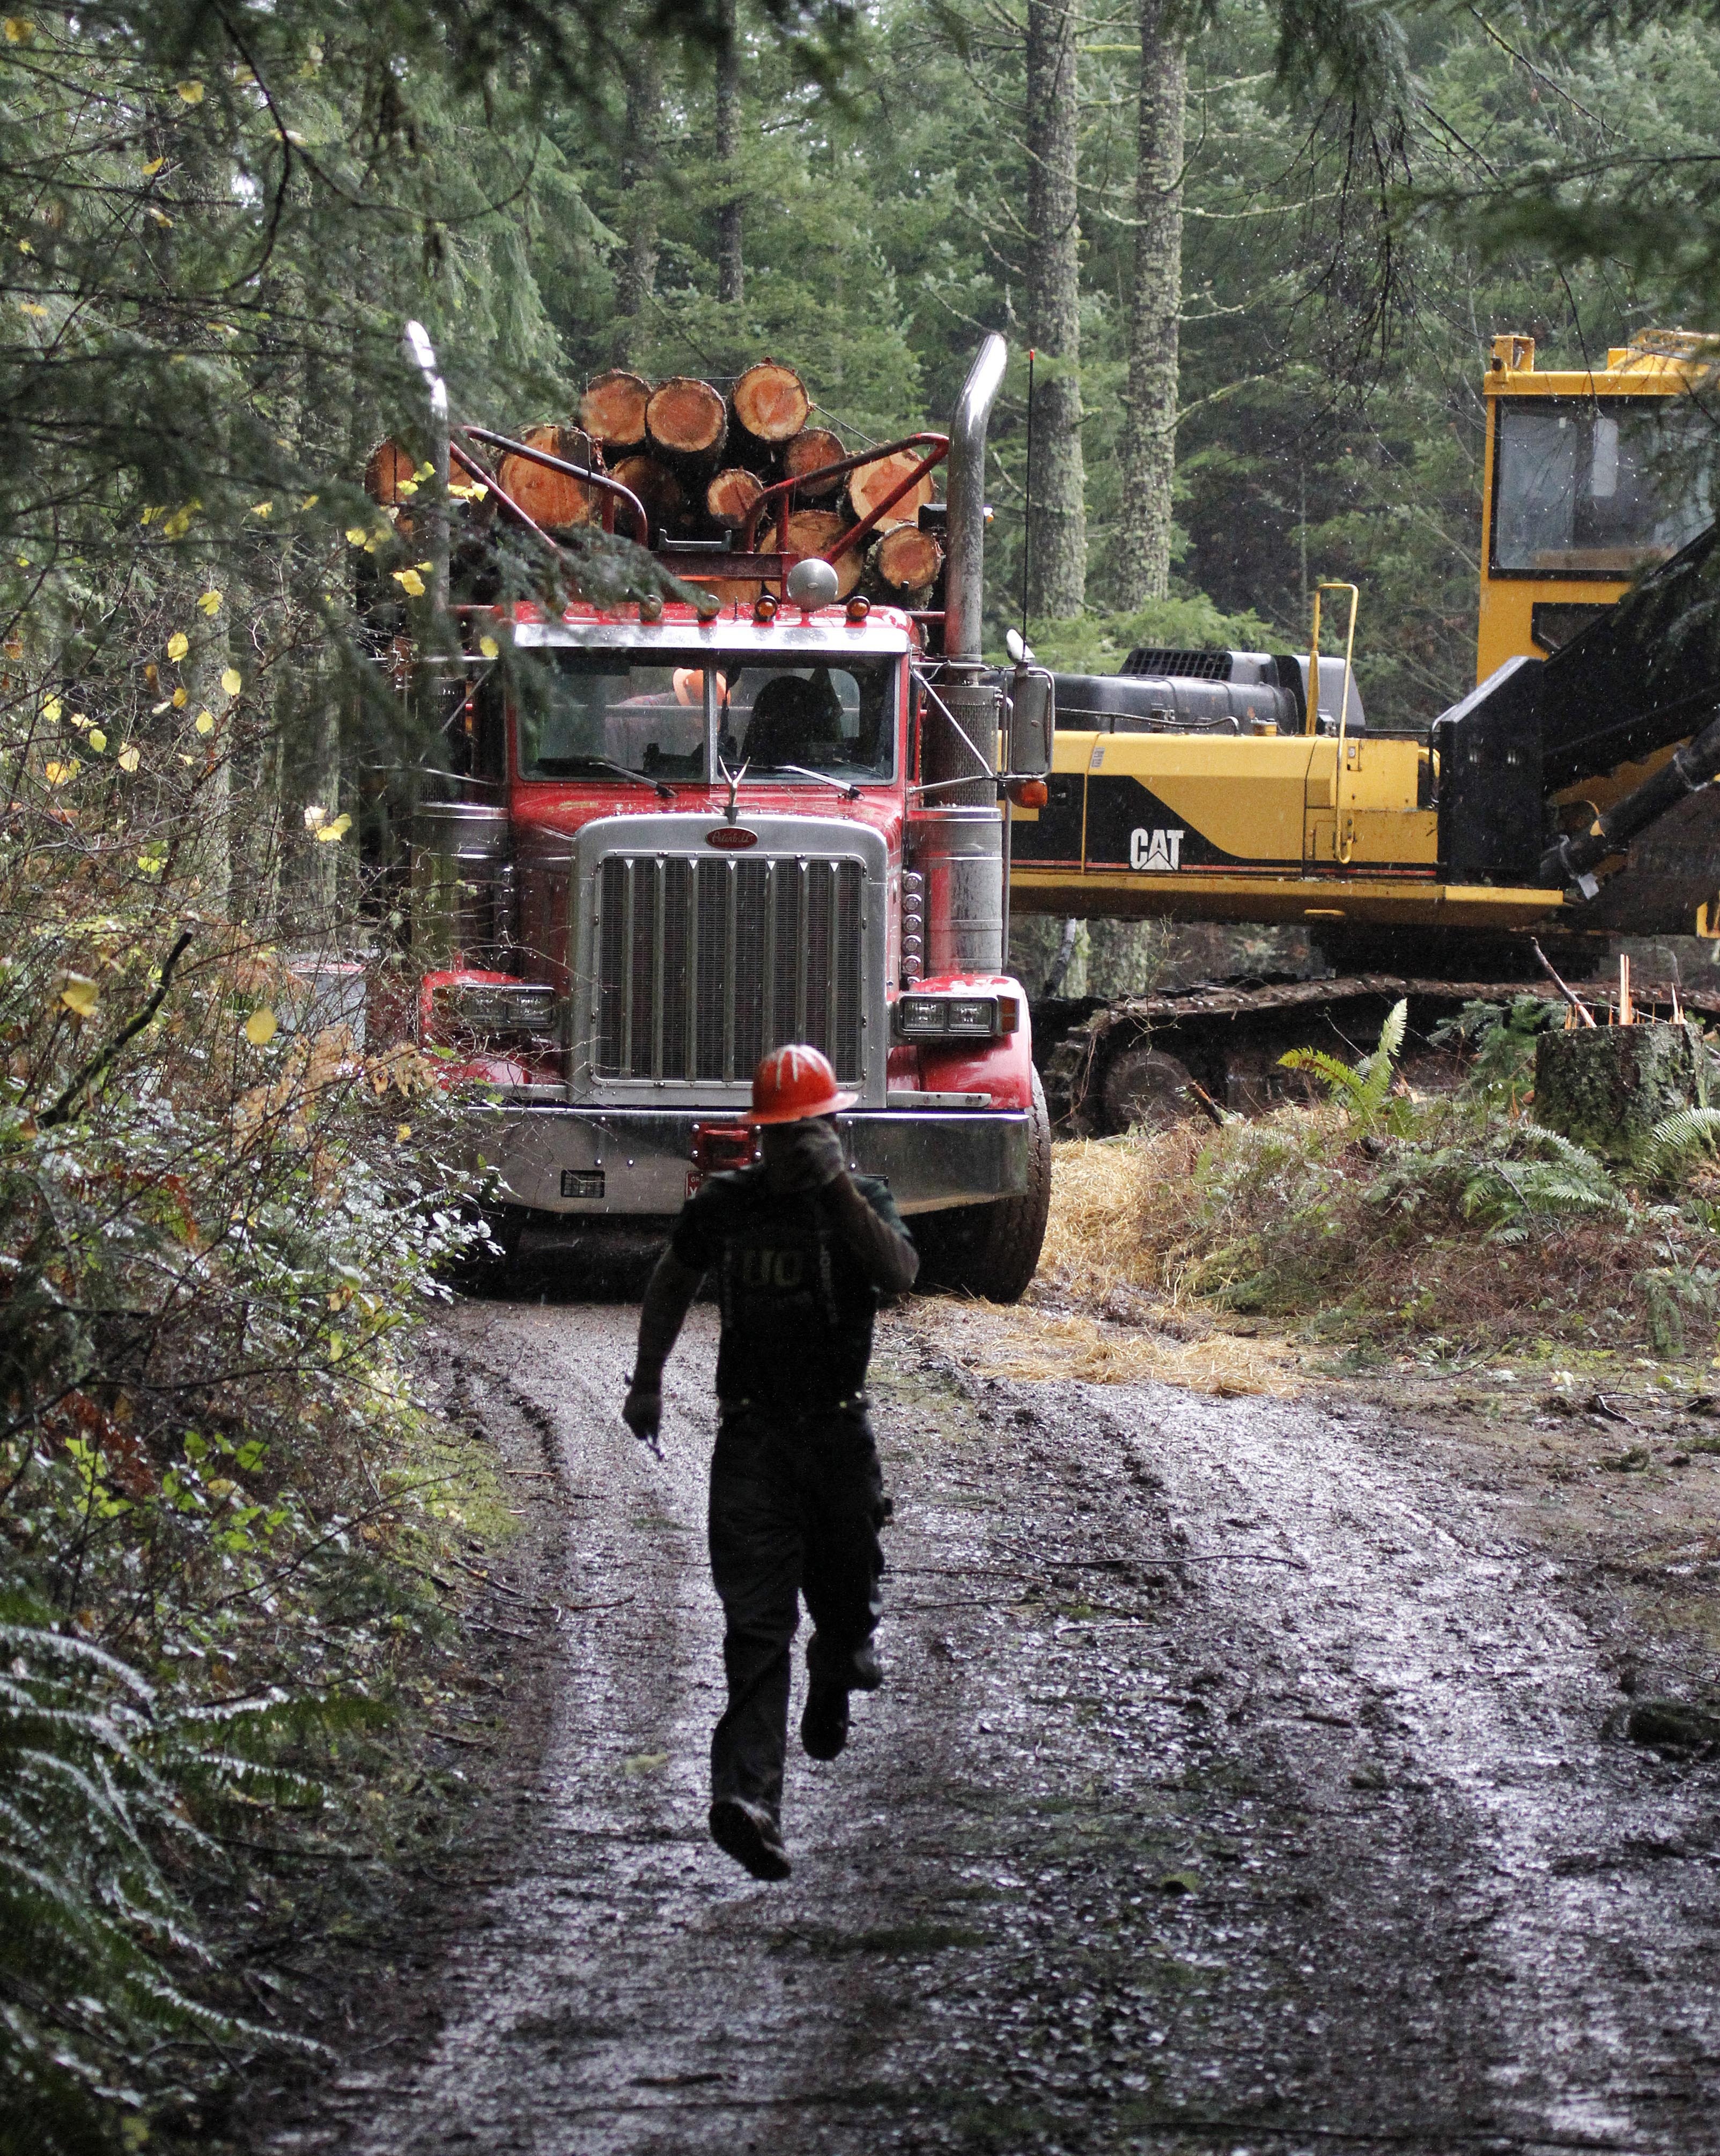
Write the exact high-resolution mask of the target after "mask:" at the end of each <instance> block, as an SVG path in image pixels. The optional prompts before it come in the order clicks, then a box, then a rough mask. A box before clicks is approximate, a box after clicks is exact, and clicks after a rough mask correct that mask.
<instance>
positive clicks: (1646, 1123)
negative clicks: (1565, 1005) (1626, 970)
mask: <svg viewBox="0 0 1720 2156" xmlns="http://www.w3.org/2000/svg"><path fill="white" fill-rule="evenodd" d="M1701 1070H1702V1045H1701V1043H1700V1042H1699V1041H1698V1039H1697V1035H1696V1033H1695V1031H1694V1029H1692V1027H1690V1026H1688V1025H1670V1024H1659V1023H1656V1024H1642V1025H1605V1026H1593V1027H1589V1026H1585V1027H1584V1028H1582V1029H1580V1030H1579V1031H1578V1032H1575V1033H1543V1034H1542V1035H1541V1037H1540V1039H1538V1041H1537V1043H1536V1044H1535V1121H1536V1122H1538V1123H1541V1124H1544V1125H1545V1127H1547V1128H1548V1130H1550V1131H1559V1132H1563V1135H1564V1136H1565V1137H1568V1138H1575V1139H1576V1140H1577V1141H1578V1142H1579V1143H1580V1144H1583V1145H1586V1146H1589V1147H1591V1148H1592V1149H1593V1150H1594V1152H1601V1153H1605V1154H1607V1155H1609V1156H1610V1158H1614V1159H1624V1158H1628V1157H1629V1156H1630V1154H1631V1153H1633V1152H1635V1151H1636V1149H1637V1148H1638V1147H1640V1145H1641V1144H1642V1142H1643V1141H1644V1140H1645V1139H1646V1137H1647V1136H1648V1134H1649V1132H1651V1130H1652V1129H1653V1128H1654V1127H1655V1125H1656V1123H1659V1122H1664V1121H1665V1120H1666V1117H1667V1116H1671V1115H1676V1113H1677V1111H1678V1110H1679V1109H1680V1108H1688V1107H1690V1106H1692V1105H1693V1104H1694V1103H1695V1101H1696V1100H1697V1088H1698V1083H1699V1078H1700V1074H1701Z"/></svg>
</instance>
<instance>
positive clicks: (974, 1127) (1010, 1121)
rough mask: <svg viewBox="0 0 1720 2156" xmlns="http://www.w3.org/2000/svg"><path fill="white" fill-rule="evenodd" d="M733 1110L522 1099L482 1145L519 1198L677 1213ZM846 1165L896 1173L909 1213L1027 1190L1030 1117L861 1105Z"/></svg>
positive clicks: (512, 1197)
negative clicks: (695, 1162) (704, 1136)
mask: <svg viewBox="0 0 1720 2156" xmlns="http://www.w3.org/2000/svg"><path fill="white" fill-rule="evenodd" d="M735 1120H736V1118H735V1116H734V1113H733V1111H732V1110H730V1111H727V1112H725V1111H722V1110H721V1109H708V1108H707V1109H706V1110H704V1111H702V1112H697V1111H691V1110H677V1111H663V1110H658V1109H633V1108H567V1107H537V1106H532V1107H518V1106H509V1105H506V1104H504V1105H502V1106H500V1107H497V1108H495V1109H493V1110H490V1111H487V1112H486V1113H485V1115H484V1117H483V1119H482V1121H481V1122H480V1126H479V1129H478V1132H477V1136H476V1139H475V1150H476V1152H478V1154H479V1155H480V1157H481V1158H482V1161H483V1163H484V1164H485V1167H487V1168H492V1169H494V1170H495V1173H497V1174H498V1175H499V1177H500V1178H501V1185H502V1194H503V1196H504V1197H505V1198H506V1199H507V1200H508V1202H509V1203H510V1204H515V1205H522V1206H525V1207H526V1209H528V1210H529V1211H531V1212H534V1213H557V1214H573V1215H578V1216H583V1217H584V1218H586V1219H592V1218H598V1219H601V1218H603V1217H604V1216H605V1215H608V1216H610V1217H620V1218H628V1217H638V1216H645V1217H655V1218H662V1217H663V1216H665V1215H666V1214H675V1213H678V1212H679V1211H680V1208H681V1205H682V1203H683V1201H684V1200H685V1197H686V1194H687V1177H688V1174H689V1172H690V1168H691V1157H692V1147H693V1127H694V1125H695V1124H696V1123H732V1122H734V1121H735ZM837 1122H838V1124H839V1127H840V1129H841V1132H842V1137H843V1142H844V1143H845V1146H846V1147H847V1150H848V1158H849V1164H850V1167H852V1168H857V1169H859V1170H860V1173H862V1174H865V1175H882V1176H887V1177H888V1178H889V1180H890V1187H891V1191H892V1193H894V1195H895V1198H896V1204H898V1205H899V1206H900V1207H901V1210H902V1211H903V1212H904V1213H927V1212H932V1211H936V1210H937V1209H940V1208H942V1207H946V1206H952V1205H978V1204H985V1203H987V1202H988V1200H990V1199H994V1198H1010V1197H1014V1196H1015V1195H1017V1194H1018V1193H1020V1192H1021V1191H1024V1190H1025V1189H1026V1188H1027V1168H1028V1150H1029V1124H1028V1118H1027V1116H1025V1115H1023V1114H1019V1113H1014V1114H1011V1113H992V1112H988V1111H983V1110H981V1111H970V1110H960V1111H949V1112H942V1113H941V1112H938V1111H927V1110H896V1109H891V1110H884V1111H876V1110H874V1111H865V1110H860V1111H857V1112H855V1114H853V1115H848V1116H839V1117H838V1118H837Z"/></svg>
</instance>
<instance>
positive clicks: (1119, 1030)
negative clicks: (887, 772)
mask: <svg viewBox="0 0 1720 2156" xmlns="http://www.w3.org/2000/svg"><path fill="white" fill-rule="evenodd" d="M1579 993H1580V995H1581V997H1582V1000H1583V1001H1584V1004H1588V1005H1589V1007H1590V1009H1593V1010H1594V1013H1595V1015H1596V1016H1597V1017H1598V1018H1599V1019H1601V1020H1602V1022H1603V1023H1604V1018H1605V1014H1606V1013H1607V1012H1608V1010H1609V1009H1610V999H1609V995H1608V992H1607V991H1606V990H1605V989H1604V988H1602V987H1601V986H1600V985H1599V984H1598V983H1584V984H1583V986H1582V988H1580V990H1579ZM1631 993H1632V1000H1633V1002H1634V1003H1635V1006H1636V1008H1637V1009H1638V1010H1639V1011H1640V1013H1641V1014H1642V1015H1644V1016H1645V1017H1657V1018H1658V1017H1669V1016H1670V1015H1671V1013H1672V1011H1673V1009H1674V1008H1675V1003H1676V1008H1677V1009H1680V1010H1681V1011H1682V1012H1684V1013H1686V1014H1689V1015H1690V1016H1692V1017H1697V1018H1703V1019H1720V985H1717V986H1716V987H1714V988H1696V989H1685V988H1675V986H1674V985H1673V984H1672V983H1666V982H1659V983H1643V984H1640V985H1638V986H1635V987H1633V989H1632V992H1631ZM1519 996H1537V997H1540V998H1543V999H1544V1000H1546V1001H1548V1002H1557V1001H1558V999H1559V991H1558V989H1557V988H1554V987H1553V984H1552V983H1550V982H1541V981H1440V980H1428V979H1424V978H1415V977H1411V976H1408V975H1403V974H1397V973H1354V974H1348V975H1345V976H1343V977H1341V978H1337V979H1331V978H1327V979H1323V980H1267V981H1261V980H1248V979H1238V980H1226V981H1202V982H1198V983H1195V984H1194V985H1193V986H1191V987H1189V988H1166V989H1163V990H1160V991H1157V992H1154V993H1150V994H1146V995H1135V996H1121V997H1118V998H1116V999H1115V1000H1114V1001H1112V1002H1109V1003H1090V1004H1089V1003H1083V1002H1077V1001H1075V1000H1073V999H1065V1000H1063V1001H1061V1002H1057V1003H1046V1004H1041V1005H1040V1006H1038V1007H1037V1008H1036V1009H1035V1013H1034V1025H1035V1039H1036V1040H1040V1039H1043V1040H1045V1041H1047V1042H1049V1044H1050V1045H1049V1047H1048V1048H1047V1049H1046V1050H1045V1055H1044V1060H1043V1062H1042V1064H1041V1075H1042V1076H1043V1079H1044V1081H1045V1099H1046V1102H1047V1105H1048V1106H1049V1108H1050V1116H1051V1124H1052V1128H1053V1129H1054V1130H1055V1132H1056V1133H1057V1135H1058V1136H1059V1137H1109V1136H1112V1135H1114V1134H1115V1133H1117V1132H1120V1131H1122V1130H1126V1129H1128V1128H1129V1127H1131V1126H1132V1124H1134V1123H1136V1122H1161V1123H1162V1122H1169V1121H1172V1120H1174V1119H1176V1118H1178V1117H1181V1116H1187V1115H1189V1114H1193V1113H1199V1112H1202V1111H1203V1109H1204V1111H1205V1112H1208V1113H1214V1112H1216V1111H1218V1110H1219V1109H1226V1108H1228V1109H1232V1110H1236V1111H1241V1112H1244V1113H1247V1112H1257V1111H1260V1110H1261V1109H1263V1108H1266V1107H1268V1106H1271V1105H1272V1103H1273V1101H1275V1100H1276V1099H1279V1098H1283V1097H1286V1094H1287V1093H1288V1091H1289V1087H1288V1086H1286V1083H1285V1081H1284V1080H1283V1078H1282V1077H1281V1075H1279V1074H1278V1070H1277V1065H1278V1058H1279V1057H1280V1056H1281V1055H1283V1054H1284V1053H1285V1051H1286V1050H1288V1049H1291V1048H1297V1047H1323V1048H1327V1049H1330V1050H1332V1052H1333V1053H1334V1054H1338V1055H1346V1056H1353V1055H1359V1054H1363V1053H1365V1052H1366V1051H1367V1050H1368V1049H1369V1048H1371V1047H1372V1046H1373V1042H1374V1039H1376V1038H1377V1036H1378V1034H1379V1027H1380V1024H1381V1023H1382V1022H1383V1020H1384V1017H1385V1014H1386V1013H1387V1012H1388V1011H1389V1009H1391V1007H1392V1005H1393V1004H1395V1003H1396V1002H1398V1000H1399V998H1408V999H1409V1032H1408V1035H1407V1037H1406V1055H1408V1056H1409V1058H1410V1059H1412V1060H1413V1059H1414V1057H1415V1055H1416V1054H1417V1052H1418V1050H1420V1051H1421V1052H1424V1053H1425V1052H1427V1051H1428V1045H1429V1043H1428V1037H1429V1035H1430V1034H1431V1033H1432V1032H1433V1031H1434V1030H1435V1028H1436V1027H1437V1026H1438V1025H1440V1024H1441V1023H1442V1022H1443V1021H1444V1020H1445V1019H1450V1018H1452V1017H1455V1016H1456V1014H1457V1013H1458V1012H1459V1011H1460V1010H1461V1009H1462V1008H1463V1006H1464V1005H1465V1004H1470V1003H1495V1004H1508V1003H1510V1002H1512V1000H1513V999H1514V998H1517V997H1519ZM1071 1020H1072V1022H1071ZM1202 1095H1204V1096H1205V1101H1204V1102H1203V1101H1202V1099H1201V1096H1202Z"/></svg>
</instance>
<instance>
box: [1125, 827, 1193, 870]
mask: <svg viewBox="0 0 1720 2156" xmlns="http://www.w3.org/2000/svg"><path fill="white" fill-rule="evenodd" d="M1182 865H1183V834H1182V833H1181V832H1180V831H1131V832H1130V833H1129V866H1130V867H1131V868H1132V869H1163V870H1167V871H1170V870H1175V869H1179V868H1180V867H1181V866H1182Z"/></svg>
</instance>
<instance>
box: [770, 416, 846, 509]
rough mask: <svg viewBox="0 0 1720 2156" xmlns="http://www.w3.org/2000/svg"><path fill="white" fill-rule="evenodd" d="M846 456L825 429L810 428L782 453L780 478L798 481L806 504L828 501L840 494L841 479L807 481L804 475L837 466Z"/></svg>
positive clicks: (844, 450) (836, 475) (833, 476)
mask: <svg viewBox="0 0 1720 2156" xmlns="http://www.w3.org/2000/svg"><path fill="white" fill-rule="evenodd" d="M847 454H848V452H847V450H846V449H844V448H843V446H842V444H841V442H840V441H839V439H838V438H837V437H836V436H835V435H834V434H832V433H831V432H830V430H829V428H828V427H809V428H808V429H806V431H805V432H804V434H797V435H796V436H795V437H794V439H793V441H792V442H790V443H789V444H788V448H787V449H785V450H784V451H783V477H784V478H785V479H792V480H798V481H799V483H800V484H799V491H800V493H801V494H803V495H804V496H805V497H806V499H807V500H809V501H827V500H829V497H830V496H831V495H833V494H836V493H838V492H839V491H840V490H841V486H842V475H841V473H840V472H834V473H832V474H831V475H829V477H828V478H826V479H815V480H810V481H809V480H808V479H807V477H806V474H807V473H809V472H815V471H817V470H819V467H820V466H821V465H839V464H840V463H841V461H842V459H844V457H845V456H846V455H847Z"/></svg>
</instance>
